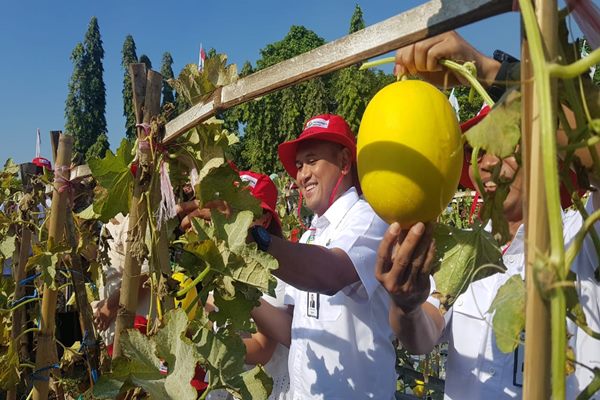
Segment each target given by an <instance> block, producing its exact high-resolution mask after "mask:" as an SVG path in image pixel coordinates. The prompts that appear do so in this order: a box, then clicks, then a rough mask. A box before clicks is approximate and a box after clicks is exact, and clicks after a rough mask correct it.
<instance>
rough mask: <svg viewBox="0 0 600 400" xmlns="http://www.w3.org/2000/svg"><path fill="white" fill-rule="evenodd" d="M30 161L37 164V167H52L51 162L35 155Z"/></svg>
mask: <svg viewBox="0 0 600 400" xmlns="http://www.w3.org/2000/svg"><path fill="white" fill-rule="evenodd" d="M31 162H32V163H33V164H35V165H37V166H38V167H42V168H46V169H52V164H51V163H50V161H49V160H48V159H46V158H44V157H36V158H34V159H33V160H31Z"/></svg>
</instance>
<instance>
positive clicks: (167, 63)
mask: <svg viewBox="0 0 600 400" xmlns="http://www.w3.org/2000/svg"><path fill="white" fill-rule="evenodd" d="M160 74H161V75H162V77H163V85H162V106H163V107H164V106H165V104H167V103H171V104H174V103H175V96H174V95H173V88H172V87H171V85H169V83H168V82H167V80H168V79H173V78H174V75H173V57H171V53H169V52H168V51H166V52H165V53H164V54H163V57H162V64H161V66H160Z"/></svg>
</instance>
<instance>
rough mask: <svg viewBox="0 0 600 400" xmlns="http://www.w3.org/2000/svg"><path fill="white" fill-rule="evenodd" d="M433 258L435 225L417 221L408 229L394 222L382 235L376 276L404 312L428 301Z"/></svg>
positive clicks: (408, 311)
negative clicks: (403, 228)
mask: <svg viewBox="0 0 600 400" xmlns="http://www.w3.org/2000/svg"><path fill="white" fill-rule="evenodd" d="M434 258H435V244H434V242H433V224H427V225H425V224H423V223H422V222H418V223H416V224H415V225H413V226H412V228H410V229H409V230H400V225H399V224H398V223H393V224H392V225H390V227H389V228H388V230H387V231H386V233H385V235H384V236H383V240H382V241H381V243H380V244H379V249H378V250H377V262H376V264H375V277H376V278H377V280H378V281H379V282H380V283H381V285H382V286H383V287H384V288H385V290H387V291H388V293H389V294H390V296H391V298H392V300H393V301H394V303H395V305H396V306H398V307H399V308H400V309H401V310H402V311H403V312H404V313H406V314H408V313H410V312H411V311H413V310H415V309H416V308H417V307H419V306H420V305H421V304H423V303H424V302H425V300H427V297H428V296H429V291H430V288H431V284H430V281H429V275H430V274H431V269H432V267H433V265H434Z"/></svg>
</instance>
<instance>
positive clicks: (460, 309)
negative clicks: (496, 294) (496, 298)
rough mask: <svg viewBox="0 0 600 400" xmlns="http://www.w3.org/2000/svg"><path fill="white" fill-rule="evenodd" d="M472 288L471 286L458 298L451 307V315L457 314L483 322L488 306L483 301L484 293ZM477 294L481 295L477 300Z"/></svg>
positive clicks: (485, 301) (486, 302)
mask: <svg viewBox="0 0 600 400" xmlns="http://www.w3.org/2000/svg"><path fill="white" fill-rule="evenodd" d="M473 286H474V285H473V284H472V285H471V287H469V288H468V289H467V291H466V292H465V293H463V294H461V295H460V296H458V298H457V299H456V301H455V302H454V304H453V305H452V313H455V314H456V313H457V314H460V315H461V316H464V317H467V318H471V319H477V320H484V319H485V318H486V315H487V310H488V309H489V308H490V307H489V306H490V304H488V303H489V302H488V301H487V300H485V299H483V297H487V295H486V293H485V292H482V291H477V290H474V289H475V288H474V287H473ZM478 292H479V293H480V294H481V296H479V298H477V293H478Z"/></svg>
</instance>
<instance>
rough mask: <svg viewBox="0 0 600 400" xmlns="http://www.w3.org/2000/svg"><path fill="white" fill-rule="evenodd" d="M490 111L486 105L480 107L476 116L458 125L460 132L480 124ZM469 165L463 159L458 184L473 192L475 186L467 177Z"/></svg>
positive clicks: (469, 163) (465, 158) (469, 161)
mask: <svg viewBox="0 0 600 400" xmlns="http://www.w3.org/2000/svg"><path fill="white" fill-rule="evenodd" d="M490 110H491V107H490V106H488V105H487V104H485V105H484V106H483V107H481V110H479V112H478V113H477V115H476V116H474V117H473V118H471V119H469V120H467V121H465V122H463V123H462V124H460V130H461V132H462V133H463V134H464V133H466V132H467V131H468V130H469V129H471V128H472V127H474V126H475V125H477V124H478V123H479V122H481V120H482V119H484V118H485V116H486V115H488V114H489V113H490ZM467 146H468V144H467ZM470 165H471V159H470V158H469V157H464V159H463V166H462V171H461V173H460V184H461V186H463V187H465V188H468V189H473V190H474V189H475V186H474V185H473V182H471V178H470V177H469V166H470Z"/></svg>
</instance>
